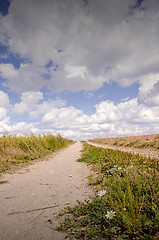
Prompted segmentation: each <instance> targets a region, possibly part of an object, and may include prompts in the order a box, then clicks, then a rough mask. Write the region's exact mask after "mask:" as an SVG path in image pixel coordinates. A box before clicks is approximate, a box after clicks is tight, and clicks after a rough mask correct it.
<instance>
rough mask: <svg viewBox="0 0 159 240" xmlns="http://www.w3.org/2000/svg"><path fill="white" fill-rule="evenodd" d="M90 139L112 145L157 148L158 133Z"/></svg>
mask: <svg viewBox="0 0 159 240" xmlns="http://www.w3.org/2000/svg"><path fill="white" fill-rule="evenodd" d="M91 141H92V142H95V143H100V144H108V145H113V146H123V147H132V148H142V149H143V148H147V149H152V150H159V134H152V135H141V136H128V137H117V138H96V139H93V140H91Z"/></svg>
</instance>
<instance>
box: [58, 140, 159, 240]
mask: <svg viewBox="0 0 159 240" xmlns="http://www.w3.org/2000/svg"><path fill="white" fill-rule="evenodd" d="M78 161H82V162H83V161H84V162H87V163H88V164H92V165H93V168H94V169H96V170H98V175H97V177H95V178H94V179H93V176H90V177H89V179H90V181H91V184H93V185H94V186H96V189H98V192H97V193H95V195H94V197H91V198H90V199H89V200H88V201H85V202H83V203H82V202H78V203H77V205H76V206H75V207H73V208H70V207H68V208H66V209H65V210H64V211H63V213H62V214H63V215H67V217H66V218H65V220H64V221H63V222H61V224H60V226H59V228H58V229H59V230H63V231H66V233H67V237H68V239H117V240H122V239H123V240H124V239H129V240H131V239H134V240H137V239H145V240H146V239H157V236H158V235H157V234H158V232H159V191H158V189H159V181H158V176H159V172H158V171H159V166H158V161H157V160H156V159H150V158H146V157H144V156H140V155H135V154H131V153H126V152H122V151H119V150H112V149H101V148H96V147H93V146H90V145H88V144H86V143H84V150H83V155H82V157H81V158H80V159H78ZM96 191H97V190H96Z"/></svg>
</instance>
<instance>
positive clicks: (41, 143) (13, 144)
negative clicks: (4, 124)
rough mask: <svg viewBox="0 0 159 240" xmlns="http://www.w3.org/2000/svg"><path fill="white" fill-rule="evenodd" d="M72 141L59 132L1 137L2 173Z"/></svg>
mask: <svg viewBox="0 0 159 240" xmlns="http://www.w3.org/2000/svg"><path fill="white" fill-rule="evenodd" d="M70 143H72V141H71V140H68V139H64V138H62V137H61V136H60V135H59V134H58V135H57V136H53V135H52V134H44V135H43V136H41V135H39V136H38V137H36V136H35V135H33V134H30V135H27V134H26V135H23V136H11V135H7V136H4V137H0V173H4V172H6V171H8V170H12V169H16V168H17V167H19V166H25V165H28V164H30V163H31V162H32V161H33V160H35V159H39V158H41V157H43V156H45V155H48V154H51V153H52V152H54V151H55V150H57V149H59V148H62V147H65V146H67V145H68V144H70Z"/></svg>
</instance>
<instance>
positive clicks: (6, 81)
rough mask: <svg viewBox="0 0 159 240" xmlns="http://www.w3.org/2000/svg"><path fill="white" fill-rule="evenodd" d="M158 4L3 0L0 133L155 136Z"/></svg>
mask: <svg viewBox="0 0 159 240" xmlns="http://www.w3.org/2000/svg"><path fill="white" fill-rule="evenodd" d="M158 26H159V1H158V0H138V1H137V0H108V1H105V0H94V1H92V0H87V1H85V0H78V1H73V0H68V1H65V0H60V1H59V0H46V1H43V0H38V1H37V0H28V1H24V0H12V1H7V0H2V1H1V2H0V134H1V135H3V134H4V132H6V131H7V132H8V133H10V134H23V133H26V132H27V133H30V132H33V133H34V134H39V133H40V134H43V133H48V132H49V133H52V134H57V133H60V134H61V135H62V136H64V137H67V138H71V139H74V140H87V139H92V138H97V137H116V136H127V135H140V134H152V133H158V132H159V67H158V62H159V44H158V42H159V30H158Z"/></svg>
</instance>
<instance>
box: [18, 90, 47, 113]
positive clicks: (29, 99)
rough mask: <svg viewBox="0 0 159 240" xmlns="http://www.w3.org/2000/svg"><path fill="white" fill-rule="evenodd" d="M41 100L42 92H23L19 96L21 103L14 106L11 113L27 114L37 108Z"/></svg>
mask: <svg viewBox="0 0 159 240" xmlns="http://www.w3.org/2000/svg"><path fill="white" fill-rule="evenodd" d="M41 99H43V93H42V92H33V91H29V92H23V93H22V94H21V102H20V103H16V104H15V105H14V108H13V111H15V112H16V113H20V114H22V113H29V112H30V111H32V110H34V109H35V108H36V107H37V106H38V102H39V100H41Z"/></svg>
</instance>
